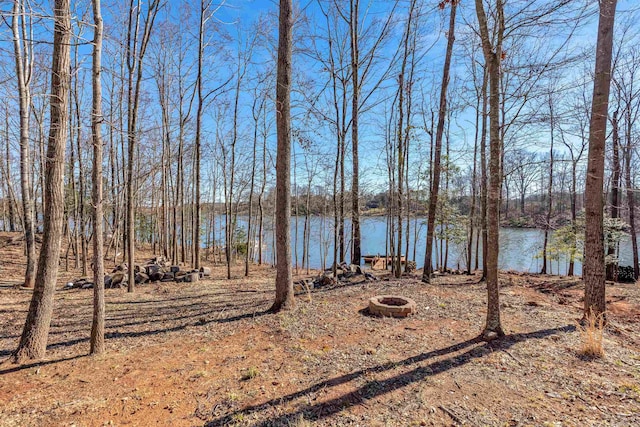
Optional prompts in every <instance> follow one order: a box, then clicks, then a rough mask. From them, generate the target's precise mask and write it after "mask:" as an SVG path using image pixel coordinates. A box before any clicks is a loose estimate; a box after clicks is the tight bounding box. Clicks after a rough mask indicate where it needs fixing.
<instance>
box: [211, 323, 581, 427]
mask: <svg viewBox="0 0 640 427" xmlns="http://www.w3.org/2000/svg"><path fill="white" fill-rule="evenodd" d="M574 330H575V326H573V325H566V326H562V327H558V328H552V329H542V330H538V331H534V332H529V333H522V334H513V335H509V336H506V337H504V338H502V339H501V340H499V341H493V342H489V343H487V342H483V341H481V340H480V339H479V338H477V337H476V338H472V339H469V340H466V341H463V342H460V343H457V344H454V345H451V346H449V347H445V348H441V349H437V350H433V351H430V352H427V353H422V354H419V355H416V356H412V357H409V358H407V359H404V360H401V361H399V362H389V363H385V364H383V365H378V366H374V367H371V368H367V369H363V370H359V371H355V372H352V373H350V374H346V375H342V376H340V377H335V378H332V379H329V380H326V381H322V382H319V383H316V384H314V385H312V386H311V387H308V388H306V389H304V390H300V391H298V392H295V393H292V394H289V395H286V396H282V397H278V398H275V399H271V400H269V401H267V402H264V403H262V404H260V405H253V406H248V407H245V408H243V409H240V410H238V411H234V412H232V413H229V414H227V415H223V416H221V417H218V418H216V419H213V420H210V421H209V422H207V423H205V427H222V426H227V425H230V424H233V422H234V419H236V418H237V417H239V416H247V415H250V414H252V413H256V412H259V411H263V410H268V409H269V408H271V407H274V406H281V405H283V404H285V403H288V402H291V401H293V400H295V399H298V398H301V397H303V396H305V395H307V394H310V393H315V392H317V391H320V390H322V389H325V388H329V387H336V386H338V385H341V384H345V383H348V382H350V381H353V380H354V379H357V378H360V377H363V376H366V375H367V374H369V373H374V372H383V371H387V370H390V369H394V368H397V367H401V366H410V365H413V364H416V363H419V362H423V361H427V360H429V359H433V358H436V357H439V356H445V355H447V354H451V353H456V352H458V351H460V350H463V349H465V348H467V347H472V346H473V347H472V348H471V349H469V350H467V351H466V352H464V353H462V354H459V355H456V356H451V357H448V358H446V359H443V360H438V361H434V362H432V363H429V364H428V365H425V366H418V367H416V368H415V369H413V370H411V371H408V372H405V373H402V374H399V375H396V376H394V377H391V378H388V379H385V380H382V381H376V380H372V381H368V382H367V383H366V384H365V385H364V386H362V387H360V388H358V389H357V390H354V391H352V392H350V393H347V394H345V395H342V396H339V397H336V398H334V399H330V400H328V401H325V402H321V403H317V404H314V405H305V406H303V407H301V408H300V409H298V410H296V411H294V412H291V413H288V414H284V415H280V416H277V417H271V418H268V419H266V420H263V421H260V422H258V423H256V424H254V426H259V427H267V426H281V425H290V424H291V423H294V422H295V421H297V420H299V419H300V417H303V418H304V419H305V420H307V421H321V420H323V419H325V418H327V417H330V416H331V415H334V414H336V413H338V412H341V411H343V410H344V409H347V408H350V407H352V406H355V405H358V404H361V403H364V402H365V401H367V400H369V399H373V398H376V397H378V396H381V395H384V394H387V393H391V392H393V391H395V390H398V389H400V388H402V387H405V386H407V385H409V384H412V383H415V382H419V381H422V380H424V379H425V378H427V377H430V376H433V375H436V374H440V373H442V372H446V371H448V370H450V369H454V368H458V367H460V366H463V365H465V364H467V363H469V362H470V361H472V360H474V359H478V358H481V357H483V356H485V355H486V354H489V353H490V352H492V351H495V350H507V349H509V348H510V347H512V346H513V345H515V344H517V343H519V342H522V341H526V340H529V339H542V338H545V337H547V336H549V335H553V334H556V333H560V332H571V331H574Z"/></svg>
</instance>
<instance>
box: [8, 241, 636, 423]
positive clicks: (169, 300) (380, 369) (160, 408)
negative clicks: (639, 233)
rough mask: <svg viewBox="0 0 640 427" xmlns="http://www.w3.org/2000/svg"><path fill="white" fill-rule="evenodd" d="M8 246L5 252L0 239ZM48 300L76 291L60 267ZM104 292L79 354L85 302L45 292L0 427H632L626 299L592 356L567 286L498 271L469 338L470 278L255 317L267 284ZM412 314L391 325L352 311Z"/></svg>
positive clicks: (620, 298) (343, 289)
mask: <svg viewBox="0 0 640 427" xmlns="http://www.w3.org/2000/svg"><path fill="white" fill-rule="evenodd" d="M2 237H6V236H0V269H1V270H0V274H1V277H2V280H1V281H0V357H2V358H7V357H8V356H9V355H10V354H11V352H12V351H13V350H14V349H15V347H16V346H17V343H18V340H19V336H20V333H21V329H22V325H23V322H24V319H25V316H26V311H27V308H28V304H29V299H30V291H28V290H24V289H19V288H16V287H15V286H14V285H15V284H18V283H19V282H20V277H21V275H22V268H23V265H24V259H23V258H22V251H21V247H20V246H19V245H8V246H5V247H2V246H3V244H2V242H3V240H2ZM5 241H6V239H5ZM61 270H62V271H61V278H60V283H59V287H60V288H61V287H62V286H63V285H64V283H65V282H66V281H68V280H69V279H72V278H77V277H79V273H78V271H69V272H65V271H64V261H63V262H62V268H61ZM224 274H225V270H224V268H223V267H221V266H218V267H216V266H214V274H213V277H211V278H210V279H209V280H203V281H200V282H197V283H181V284H174V283H162V284H150V285H144V286H140V287H139V288H138V289H137V291H136V292H135V293H133V294H129V293H127V292H126V290H125V289H113V290H107V352H106V354H104V355H103V356H99V357H90V356H87V352H88V350H89V341H88V340H89V334H90V327H91V309H92V308H91V307H92V291H91V290H78V289H74V290H70V291H58V292H57V293H56V297H55V298H56V306H55V314H54V319H53V322H52V325H51V332H50V337H49V348H48V351H47V356H46V359H45V360H43V361H40V362H36V363H29V364H25V365H12V364H10V363H4V364H2V365H0V425H3V426H54V425H55V426H57V425H64V426H71V425H74V426H103V425H118V426H121V425H132V426H145V425H170V426H227V425H236V426H309V425H319V426H341V425H350V426H412V425H414V426H418V425H436V426H449V425H470V426H505V425H507V426H542V425H551V426H560V425H562V426H601V425H612V426H636V425H640V380H639V379H640V351H639V350H640V305H639V299H638V297H639V295H640V290H639V289H638V286H637V285H617V284H611V285H609V286H608V290H607V292H608V300H609V305H608V310H609V317H608V319H609V325H608V326H607V328H606V330H605V333H604V348H605V352H606V356H605V357H604V358H603V359H595V360H589V359H585V358H583V357H581V356H580V355H579V348H580V338H581V337H580V334H579V332H578V331H577V330H576V322H577V320H578V319H579V318H580V316H581V304H582V303H581V298H582V294H583V286H582V283H581V281H579V280H577V279H572V278H559V277H554V276H539V275H524V274H517V273H507V272H505V273H503V274H502V275H501V278H502V286H501V295H500V296H501V305H502V320H503V326H504V328H505V330H506V331H507V333H508V335H507V336H506V337H505V338H503V339H501V340H498V341H493V342H491V343H485V342H481V341H479V340H477V339H476V337H477V336H478V334H479V333H480V331H481V329H482V326H483V322H484V316H485V314H486V312H485V306H486V304H485V287H484V286H483V284H482V283H478V282H479V276H478V275H475V276H463V275H460V276H444V277H440V278H437V279H436V280H434V283H432V284H430V285H425V284H422V283H421V282H420V280H419V277H420V276H419V274H418V275H416V276H411V277H405V278H402V279H399V280H396V279H391V278H390V277H389V276H384V277H381V279H380V280H379V281H376V282H363V281H361V279H359V278H356V279H355V280H354V281H353V282H350V283H347V284H344V285H343V286H338V287H334V288H331V289H317V290H314V291H311V292H310V293H305V294H303V295H300V296H298V297H297V304H296V307H295V309H293V310H291V311H288V312H284V313H280V314H269V313H267V312H266V310H267V309H268V308H269V306H270V304H271V302H272V298H273V293H274V292H273V282H274V275H275V271H274V270H273V269H272V268H270V267H259V266H255V267H253V269H252V273H251V274H250V276H249V277H243V276H242V269H241V267H240V266H238V267H237V268H236V269H234V274H235V276H234V278H233V279H232V280H226V279H224ZM388 294H396V295H402V296H406V297H409V298H411V299H413V300H414V301H416V303H417V312H416V314H415V315H412V316H410V317H408V318H404V319H396V318H377V317H371V316H368V315H366V313H363V309H364V308H365V307H366V306H367V303H368V299H369V298H370V297H372V296H375V295H388Z"/></svg>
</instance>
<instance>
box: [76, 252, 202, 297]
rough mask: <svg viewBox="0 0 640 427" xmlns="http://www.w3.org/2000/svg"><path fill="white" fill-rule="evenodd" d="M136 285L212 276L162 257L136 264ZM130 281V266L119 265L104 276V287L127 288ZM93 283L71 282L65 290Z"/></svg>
mask: <svg viewBox="0 0 640 427" xmlns="http://www.w3.org/2000/svg"><path fill="white" fill-rule="evenodd" d="M133 270H134V277H135V283H136V285H143V284H145V283H149V282H175V283H183V282H187V283H192V282H197V281H198V280H199V279H201V278H203V277H208V276H211V268H209V267H200V269H199V270H195V269H192V270H182V269H181V268H180V266H178V265H171V263H170V262H168V261H167V260H165V259H164V258H162V257H155V258H152V259H150V260H148V261H147V262H146V263H145V264H144V265H140V264H136V265H134V267H133ZM128 280H129V266H128V265H127V264H126V263H122V264H120V265H117V266H116V267H115V268H114V269H113V270H112V271H111V274H107V275H106V276H104V287H105V288H107V289H110V288H122V287H126V286H127V283H128ZM91 288H93V282H91V281H90V280H89V279H86V278H82V279H78V280H76V281H73V282H69V283H67V284H66V285H65V286H64V289H91Z"/></svg>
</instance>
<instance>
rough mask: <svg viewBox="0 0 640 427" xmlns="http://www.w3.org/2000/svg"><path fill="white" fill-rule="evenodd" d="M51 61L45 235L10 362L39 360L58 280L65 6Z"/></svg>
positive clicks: (60, 5) (67, 32)
mask: <svg viewBox="0 0 640 427" xmlns="http://www.w3.org/2000/svg"><path fill="white" fill-rule="evenodd" d="M54 21H55V27H54V28H55V29H54V35H53V55H52V56H53V61H52V66H51V98H50V99H51V101H50V102H51V113H50V119H49V120H50V130H49V144H48V147H47V159H48V160H47V168H46V177H45V182H46V185H45V198H46V202H45V206H46V210H45V212H44V234H43V237H42V249H41V251H40V257H39V259H38V271H37V274H36V280H35V286H34V290H33V295H32V297H31V304H30V305H29V313H28V315H27V319H26V321H25V325H24V329H23V331H22V337H21V338H20V344H19V345H18V348H17V350H16V351H15V353H14V356H13V360H14V361H15V362H16V363H22V362H24V361H25V360H27V359H40V358H42V357H43V356H44V354H45V351H46V348H47V339H48V336H49V327H50V325H51V316H52V314H53V294H54V291H55V286H56V280H57V278H58V262H59V259H60V243H61V239H62V231H63V222H64V217H63V215H64V150H65V142H66V138H67V119H68V115H69V110H68V104H67V103H68V101H69V85H70V62H71V59H70V41H71V13H70V5H69V0H56V1H55V7H54Z"/></svg>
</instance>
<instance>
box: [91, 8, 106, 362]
mask: <svg viewBox="0 0 640 427" xmlns="http://www.w3.org/2000/svg"><path fill="white" fill-rule="evenodd" d="M92 2H93V22H94V24H95V27H94V36H93V66H92V72H93V73H92V84H93V111H92V114H91V134H92V139H93V173H92V177H91V178H92V181H93V189H92V190H93V191H92V201H93V323H92V325H91V354H101V353H103V352H104V311H105V307H104V306H105V303H104V255H103V245H104V231H103V208H102V129H101V127H102V121H103V117H102V83H101V80H100V79H101V74H102V31H103V24H102V11H101V5H100V0H92Z"/></svg>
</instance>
